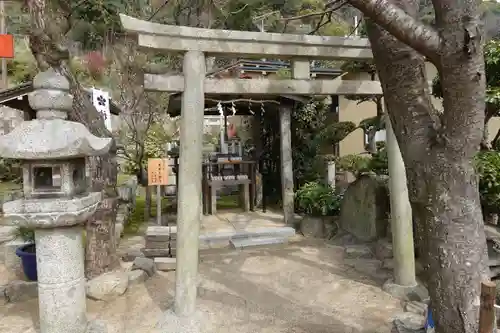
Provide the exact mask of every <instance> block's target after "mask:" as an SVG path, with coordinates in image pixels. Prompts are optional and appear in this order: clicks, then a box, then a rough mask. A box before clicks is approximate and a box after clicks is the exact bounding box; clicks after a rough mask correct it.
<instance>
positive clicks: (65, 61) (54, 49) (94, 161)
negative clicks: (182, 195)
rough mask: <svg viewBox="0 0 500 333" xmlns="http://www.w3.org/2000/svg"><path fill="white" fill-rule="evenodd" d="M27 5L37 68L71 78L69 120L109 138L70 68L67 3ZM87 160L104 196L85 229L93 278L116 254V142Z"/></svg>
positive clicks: (52, 0) (38, 0)
mask: <svg viewBox="0 0 500 333" xmlns="http://www.w3.org/2000/svg"><path fill="white" fill-rule="evenodd" d="M27 6H28V10H29V12H30V19H31V29H30V36H29V37H30V38H29V39H30V48H31V51H32V53H33V55H34V57H35V59H36V60H37V64H38V68H39V70H42V71H43V70H46V69H48V68H49V67H52V68H54V69H56V70H57V71H59V72H61V73H62V74H63V75H64V76H66V78H67V79H68V80H69V81H70V84H71V94H72V95H73V97H74V100H73V109H72V112H71V113H70V114H69V115H68V118H69V120H72V121H78V122H81V123H83V124H84V125H85V126H87V128H88V129H89V130H90V132H91V133H92V134H94V135H97V136H100V137H112V134H111V132H110V131H108V130H107V129H106V127H105V125H104V119H103V117H102V116H101V115H100V114H99V113H98V112H97V110H96V109H95V108H94V106H93V105H92V103H91V100H90V98H89V96H88V94H87V92H86V91H84V89H83V88H82V87H81V85H80V83H79V82H78V80H77V78H76V76H75V75H74V74H73V73H72V72H71V70H70V67H69V62H70V54H69V51H68V50H67V48H66V47H65V46H64V45H65V42H66V41H65V36H66V34H67V32H68V31H69V28H70V25H71V22H70V17H71V15H69V14H71V8H70V7H69V6H68V3H66V2H63V1H58V0H47V1H46V0H29V1H27ZM88 163H89V164H90V171H91V174H90V179H91V188H92V191H96V192H102V193H103V198H104V200H103V203H102V204H101V205H100V207H99V208H98V210H97V212H96V215H95V216H94V217H92V218H91V220H90V221H88V225H87V228H86V230H87V237H86V239H87V246H86V251H85V252H86V254H85V256H86V263H87V267H86V272H85V273H86V276H87V277H94V276H96V275H99V274H101V273H102V272H104V271H106V270H108V269H110V268H111V266H112V265H111V264H110V263H109V261H110V260H112V261H114V258H115V257H116V255H115V248H114V247H115V245H114V244H116V241H115V233H114V223H115V221H116V213H117V209H116V205H115V204H113V203H112V202H115V200H114V199H115V198H117V197H118V193H117V191H116V178H117V173H118V168H117V166H118V164H117V163H116V145H115V144H114V145H113V147H112V148H111V149H110V151H109V153H108V154H107V155H104V156H100V157H92V158H88ZM109 200H111V201H109ZM110 202H111V203H110Z"/></svg>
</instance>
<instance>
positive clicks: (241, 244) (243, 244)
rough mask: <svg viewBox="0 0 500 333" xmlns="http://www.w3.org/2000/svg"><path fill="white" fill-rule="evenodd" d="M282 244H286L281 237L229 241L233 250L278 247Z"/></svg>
mask: <svg viewBox="0 0 500 333" xmlns="http://www.w3.org/2000/svg"><path fill="white" fill-rule="evenodd" d="M284 243H286V239H285V238H282V237H252V238H240V239H231V240H230V241H229V244H230V246H231V247H232V248H233V249H244V248H247V247H254V246H268V245H278V244H284Z"/></svg>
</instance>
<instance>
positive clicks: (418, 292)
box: [382, 280, 429, 303]
mask: <svg viewBox="0 0 500 333" xmlns="http://www.w3.org/2000/svg"><path fill="white" fill-rule="evenodd" d="M382 290H383V291H385V292H386V293H388V294H391V295H392V296H394V297H396V298H399V299H401V300H405V301H419V302H424V303H427V302H428V300H429V292H428V291H427V288H425V286H424V285H422V284H421V283H417V285H415V286H401V285H398V284H395V283H394V282H393V281H392V280H388V281H386V282H385V283H384V285H383V286H382Z"/></svg>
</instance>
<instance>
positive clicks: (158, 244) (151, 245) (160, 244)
mask: <svg viewBox="0 0 500 333" xmlns="http://www.w3.org/2000/svg"><path fill="white" fill-rule="evenodd" d="M168 244H169V242H168V241H151V240H146V245H145V247H146V249H167V248H168Z"/></svg>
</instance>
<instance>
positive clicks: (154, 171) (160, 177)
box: [148, 158, 168, 186]
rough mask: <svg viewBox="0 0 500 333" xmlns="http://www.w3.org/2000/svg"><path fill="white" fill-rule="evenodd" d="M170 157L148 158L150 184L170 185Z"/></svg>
mask: <svg viewBox="0 0 500 333" xmlns="http://www.w3.org/2000/svg"><path fill="white" fill-rule="evenodd" d="M167 179H168V159H166V158H150V159H148V185H150V186H153V185H168V184H167Z"/></svg>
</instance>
